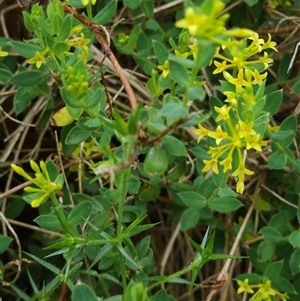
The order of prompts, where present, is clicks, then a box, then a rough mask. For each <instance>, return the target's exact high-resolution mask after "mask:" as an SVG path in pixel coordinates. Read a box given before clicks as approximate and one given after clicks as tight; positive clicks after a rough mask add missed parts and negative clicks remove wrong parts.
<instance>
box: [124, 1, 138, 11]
mask: <svg viewBox="0 0 300 301" xmlns="http://www.w3.org/2000/svg"><path fill="white" fill-rule="evenodd" d="M141 2H142V0H123V3H124V5H125V6H127V7H129V8H132V9H134V8H137V7H138V6H139V5H140V4H141Z"/></svg>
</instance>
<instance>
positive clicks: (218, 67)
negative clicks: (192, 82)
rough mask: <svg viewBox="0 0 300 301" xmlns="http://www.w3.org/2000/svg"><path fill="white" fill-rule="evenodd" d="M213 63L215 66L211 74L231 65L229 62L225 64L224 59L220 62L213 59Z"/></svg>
mask: <svg viewBox="0 0 300 301" xmlns="http://www.w3.org/2000/svg"><path fill="white" fill-rule="evenodd" d="M214 64H215V66H216V67H217V68H216V69H215V70H214V72H213V74H217V73H221V72H223V71H224V70H225V69H228V68H230V67H232V66H233V65H232V64H230V65H227V62H226V61H223V62H222V63H220V62H218V61H214Z"/></svg>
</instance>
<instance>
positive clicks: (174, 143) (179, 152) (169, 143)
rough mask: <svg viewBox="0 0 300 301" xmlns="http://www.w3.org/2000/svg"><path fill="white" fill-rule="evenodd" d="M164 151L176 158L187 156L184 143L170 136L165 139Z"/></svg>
mask: <svg viewBox="0 0 300 301" xmlns="http://www.w3.org/2000/svg"><path fill="white" fill-rule="evenodd" d="M163 149H165V151H166V152H167V154H170V155H173V156H176V157H180V156H186V148H185V145H184V143H183V142H182V141H180V140H179V139H177V138H175V137H173V136H170V135H166V136H165V137H164V138H163Z"/></svg>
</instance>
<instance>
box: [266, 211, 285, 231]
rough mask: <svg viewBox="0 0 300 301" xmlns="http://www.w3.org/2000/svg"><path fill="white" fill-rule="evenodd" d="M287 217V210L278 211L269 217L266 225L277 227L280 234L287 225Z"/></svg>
mask: <svg viewBox="0 0 300 301" xmlns="http://www.w3.org/2000/svg"><path fill="white" fill-rule="evenodd" d="M288 218H289V217H288V213H287V211H285V210H284V211H280V212H278V213H277V214H275V215H274V216H273V217H272V218H271V220H270V221H269V223H268V226H269V227H272V228H275V229H277V230H278V231H279V232H280V233H281V234H282V233H283V232H284V231H285V230H286V229H287V227H288Z"/></svg>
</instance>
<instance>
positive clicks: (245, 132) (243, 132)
mask: <svg viewBox="0 0 300 301" xmlns="http://www.w3.org/2000/svg"><path fill="white" fill-rule="evenodd" d="M239 125H240V133H239V136H240V138H244V137H248V136H249V135H255V134H256V132H255V131H254V130H253V129H252V127H253V121H250V122H248V123H245V122H243V121H241V120H240V121H239Z"/></svg>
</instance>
